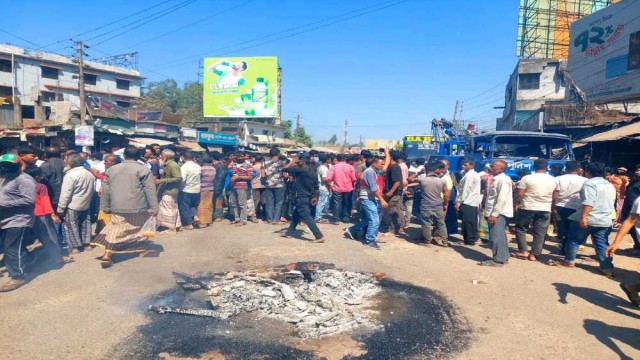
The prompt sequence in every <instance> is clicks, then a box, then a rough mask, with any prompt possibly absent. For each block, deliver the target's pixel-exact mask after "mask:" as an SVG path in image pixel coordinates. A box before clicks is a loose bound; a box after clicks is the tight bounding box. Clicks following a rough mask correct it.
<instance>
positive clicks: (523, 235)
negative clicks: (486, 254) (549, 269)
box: [516, 159, 556, 261]
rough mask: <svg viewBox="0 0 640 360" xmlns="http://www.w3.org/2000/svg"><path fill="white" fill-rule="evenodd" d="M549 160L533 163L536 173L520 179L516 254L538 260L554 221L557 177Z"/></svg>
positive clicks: (537, 160)
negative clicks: (530, 240) (529, 237)
mask: <svg viewBox="0 0 640 360" xmlns="http://www.w3.org/2000/svg"><path fill="white" fill-rule="evenodd" d="M547 166H548V162H547V160H546V159H536V160H535V161H534V162H533V169H534V173H533V174H530V175H526V176H524V177H523V178H522V180H520V181H519V182H518V194H517V198H516V204H520V206H519V208H518V211H517V214H516V240H517V241H518V252H517V253H516V257H517V258H519V259H528V260H529V261H536V260H537V259H538V257H539V256H540V254H541V253H542V247H543V246H544V240H545V238H546V236H547V229H548V228H549V222H550V221H551V204H552V202H553V192H554V190H555V189H556V179H555V178H554V177H553V176H551V175H549V174H547ZM532 223H533V244H532V245H531V251H527V249H528V245H527V231H528V230H529V226H530V225H531V224H532Z"/></svg>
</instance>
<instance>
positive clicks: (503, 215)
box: [479, 160, 513, 266]
mask: <svg viewBox="0 0 640 360" xmlns="http://www.w3.org/2000/svg"><path fill="white" fill-rule="evenodd" d="M506 169H507V163H506V162H505V161H504V160H496V161H494V162H493V163H491V173H492V174H493V183H492V184H491V187H490V188H489V189H488V191H487V202H486V206H485V208H484V213H483V215H484V217H486V218H487V223H488V224H489V240H490V241H491V243H492V244H491V247H492V251H493V259H491V260H486V261H483V262H481V263H480V264H479V265H482V266H503V265H504V264H505V263H506V262H507V261H508V260H509V244H508V241H507V235H506V234H505V231H506V228H507V219H508V218H510V217H513V182H512V181H511V178H510V177H509V176H507V175H506V174H505V173H504V171H505V170H506Z"/></svg>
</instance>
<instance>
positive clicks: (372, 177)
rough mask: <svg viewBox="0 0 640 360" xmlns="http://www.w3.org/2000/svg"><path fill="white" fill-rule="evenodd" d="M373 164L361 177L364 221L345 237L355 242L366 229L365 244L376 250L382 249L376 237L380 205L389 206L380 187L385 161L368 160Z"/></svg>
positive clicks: (350, 230) (348, 229)
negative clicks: (379, 174)
mask: <svg viewBox="0 0 640 360" xmlns="http://www.w3.org/2000/svg"><path fill="white" fill-rule="evenodd" d="M367 161H370V162H371V166H369V167H368V168H366V169H365V170H364V171H363V172H362V175H361V176H360V180H359V181H360V184H359V185H360V186H359V189H360V192H359V194H358V198H359V199H360V207H361V211H362V219H361V220H360V222H358V223H357V224H355V225H353V226H352V227H350V228H347V229H345V235H347V236H348V237H349V238H351V239H352V240H355V239H356V237H357V234H358V232H359V231H360V230H362V229H364V228H366V233H365V236H364V244H365V245H367V246H370V247H372V248H374V249H380V246H379V245H378V242H377V241H376V237H377V236H378V228H379V227H380V216H379V214H378V204H379V205H380V206H381V207H382V208H383V209H385V208H386V207H387V206H388V204H387V202H386V201H385V200H384V197H383V196H382V190H381V188H380V187H379V186H378V172H379V171H382V170H383V169H384V160H383V159H380V158H373V159H372V160H367Z"/></svg>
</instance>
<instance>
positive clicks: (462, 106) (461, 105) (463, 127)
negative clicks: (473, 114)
mask: <svg viewBox="0 0 640 360" xmlns="http://www.w3.org/2000/svg"><path fill="white" fill-rule="evenodd" d="M462 110H464V101H461V102H460V111H458V120H459V122H461V123H462V130H465V129H466V127H465V126H464V118H463V117H462Z"/></svg>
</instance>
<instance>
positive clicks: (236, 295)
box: [152, 263, 384, 338]
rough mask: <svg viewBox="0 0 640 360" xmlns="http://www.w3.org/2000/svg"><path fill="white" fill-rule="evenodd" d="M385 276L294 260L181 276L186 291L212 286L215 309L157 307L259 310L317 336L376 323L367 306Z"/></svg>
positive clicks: (218, 313)
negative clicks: (259, 268)
mask: <svg viewBox="0 0 640 360" xmlns="http://www.w3.org/2000/svg"><path fill="white" fill-rule="evenodd" d="M181 275H184V274H181ZM383 276H384V274H376V275H375V276H374V275H368V274H363V273H357V272H351V271H342V270H335V269H324V268H321V266H319V265H317V264H311V263H296V264H289V265H287V266H286V267H285V268H283V269H280V270H274V271H268V272H256V271H247V272H229V273H224V274H210V275H209V276H201V277H188V276H187V277H185V276H178V283H179V284H180V285H181V286H182V287H183V288H184V289H186V290H197V289H207V292H208V295H209V297H210V300H211V304H212V306H213V310H190V309H176V308H168V307H164V308H162V307H158V308H152V310H155V311H157V312H160V313H167V312H173V313H183V314H190V315H200V316H212V317H216V318H219V319H228V318H230V317H233V316H236V315H239V314H241V313H249V312H259V313H261V314H262V315H263V316H266V317H271V318H275V319H279V320H282V321H286V322H289V323H292V324H295V325H296V326H297V328H298V333H299V335H300V336H302V337H313V338H316V337H322V336H329V335H335V334H338V333H342V332H346V331H350V330H353V329H355V328H357V327H360V326H366V327H369V328H375V327H377V325H376V324H375V321H373V320H372V319H371V311H370V310H367V307H368V306H369V305H372V298H373V296H374V295H376V294H378V293H379V292H380V291H381V287H380V286H379V285H378V284H377V282H378V280H380V278H382V277H383Z"/></svg>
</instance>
